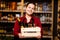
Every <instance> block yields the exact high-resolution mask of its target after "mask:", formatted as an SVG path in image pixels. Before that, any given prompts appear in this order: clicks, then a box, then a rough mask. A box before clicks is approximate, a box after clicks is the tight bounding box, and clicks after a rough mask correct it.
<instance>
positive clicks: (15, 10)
mask: <svg viewBox="0 0 60 40" xmlns="http://www.w3.org/2000/svg"><path fill="white" fill-rule="evenodd" d="M0 12H21V11H20V10H0Z"/></svg>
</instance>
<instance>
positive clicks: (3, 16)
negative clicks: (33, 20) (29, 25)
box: [0, 0, 60, 40]
mask: <svg viewBox="0 0 60 40" xmlns="http://www.w3.org/2000/svg"><path fill="white" fill-rule="evenodd" d="M28 2H33V3H35V5H36V6H35V8H36V9H35V11H34V13H33V16H36V17H39V18H40V21H41V23H42V28H43V38H42V40H60V39H59V38H60V0H0V40H14V35H13V30H14V23H15V20H16V19H17V18H19V17H22V16H23V15H24V14H25V9H26V4H27V3H28Z"/></svg>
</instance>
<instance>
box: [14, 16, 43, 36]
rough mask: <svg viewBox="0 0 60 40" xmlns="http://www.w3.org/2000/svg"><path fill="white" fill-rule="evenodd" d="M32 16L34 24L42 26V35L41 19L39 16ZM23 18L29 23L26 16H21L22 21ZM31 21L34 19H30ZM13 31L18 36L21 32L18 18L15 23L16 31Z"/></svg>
mask: <svg viewBox="0 0 60 40" xmlns="http://www.w3.org/2000/svg"><path fill="white" fill-rule="evenodd" d="M32 18H33V19H34V24H35V25H36V26H38V27H40V28H41V35H42V26H41V22H40V19H39V18H37V17H34V16H32ZM32 18H31V19H32ZM23 20H24V22H25V23H27V19H26V18H25V16H23V17H20V21H21V22H22V21H23ZM31 21H32V20H30V22H31ZM13 33H14V36H18V33H20V25H19V22H18V20H16V22H15V24H14V31H13Z"/></svg>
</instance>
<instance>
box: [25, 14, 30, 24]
mask: <svg viewBox="0 0 60 40" xmlns="http://www.w3.org/2000/svg"><path fill="white" fill-rule="evenodd" d="M26 19H27V23H29V22H30V20H31V16H29V15H27V14H26Z"/></svg>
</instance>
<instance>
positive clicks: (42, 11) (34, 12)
mask: <svg viewBox="0 0 60 40" xmlns="http://www.w3.org/2000/svg"><path fill="white" fill-rule="evenodd" d="M34 13H52V11H35V12H34Z"/></svg>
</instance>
